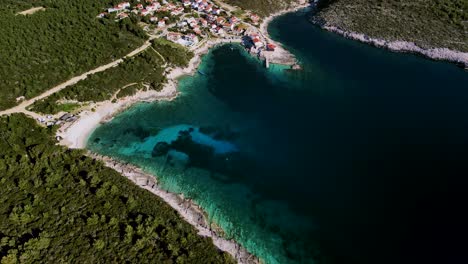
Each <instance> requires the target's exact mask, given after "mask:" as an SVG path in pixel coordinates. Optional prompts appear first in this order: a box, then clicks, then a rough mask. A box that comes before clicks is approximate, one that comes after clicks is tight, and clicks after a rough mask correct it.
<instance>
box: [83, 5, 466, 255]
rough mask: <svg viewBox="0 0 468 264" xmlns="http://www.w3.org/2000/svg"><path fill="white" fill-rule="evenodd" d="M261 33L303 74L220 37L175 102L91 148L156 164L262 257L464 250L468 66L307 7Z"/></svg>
mask: <svg viewBox="0 0 468 264" xmlns="http://www.w3.org/2000/svg"><path fill="white" fill-rule="evenodd" d="M269 32H270V34H271V35H272V36H273V37H274V38H275V39H277V40H279V41H281V42H282V43H284V44H285V45H286V46H287V47H288V48H289V49H291V50H292V51H293V52H294V53H295V54H296V55H297V57H298V58H299V59H300V61H301V62H302V64H303V68H304V70H303V71H294V72H291V71H289V72H285V71H283V70H282V69H281V68H274V67H273V68H272V69H265V68H263V67H262V66H261V64H260V63H259V62H258V60H256V59H254V58H251V57H249V56H248V55H246V53H245V52H243V51H241V50H240V49H239V47H238V46H236V45H231V46H229V45H227V46H221V47H219V48H216V49H214V50H212V51H211V52H210V53H209V54H208V55H207V56H206V57H204V59H203V62H202V64H201V65H200V71H202V72H203V73H205V75H201V74H200V75H196V76H194V77H187V78H185V79H183V80H182V81H181V83H180V87H179V88H180V89H181V91H182V95H181V96H180V97H179V98H177V99H176V100H174V101H172V102H170V103H154V104H140V105H137V106H135V107H133V108H131V109H130V110H128V111H126V112H124V113H122V114H121V115H119V116H117V117H116V118H115V119H113V120H112V121H111V122H110V123H107V124H105V125H103V126H101V127H100V128H98V129H97V130H96V131H95V132H94V134H93V135H92V136H91V138H90V141H89V148H90V149H91V150H93V151H97V152H99V153H102V154H106V155H111V156H113V157H117V158H120V159H123V160H125V161H128V162H132V163H135V164H137V165H139V166H141V167H143V168H144V169H146V170H147V171H150V172H153V173H155V174H157V175H158V177H159V178H160V182H161V184H163V186H164V187H165V188H167V189H168V190H171V191H175V192H183V193H184V194H185V195H186V197H191V198H193V199H194V200H195V201H196V202H197V203H199V204H200V205H201V206H202V207H203V208H204V209H205V210H206V211H207V212H208V214H209V215H210V219H212V220H213V221H215V222H217V223H218V224H219V225H220V226H222V227H223V229H224V230H226V233H227V235H228V236H229V237H232V238H235V239H236V240H238V241H239V242H240V243H242V244H243V245H244V246H245V247H246V248H247V249H248V250H250V251H251V252H253V253H255V254H256V255H258V256H260V257H261V258H262V259H264V260H265V261H266V262H267V263H315V262H323V263H334V262H336V263H420V262H425V263H433V262H436V261H439V262H441V263H447V262H454V261H455V260H456V259H461V258H462V257H465V256H464V255H463V251H462V249H461V245H460V244H457V243H456V242H454V241H455V240H454V239H455V238H457V237H458V238H460V239H461V238H463V237H462V234H465V232H464V230H463V232H461V231H462V228H461V227H462V226H464V225H462V223H464V222H465V221H466V220H467V219H466V217H464V216H463V214H462V210H461V209H460V208H463V204H462V202H461V201H463V198H466V197H465V196H466V195H465V193H466V192H465V190H464V187H466V180H465V179H464V178H463V176H464V175H466V173H467V164H468V162H467V158H468V148H467V147H468V138H467V135H468V119H467V118H466V116H467V114H468V104H466V102H467V101H468V90H467V89H466V84H468V74H466V73H465V72H463V71H460V70H459V69H458V68H456V67H455V66H453V65H450V64H446V63H441V62H433V61H429V60H425V59H422V58H420V57H417V56H413V55H407V54H395V53H390V52H388V51H385V50H380V49H376V48H373V47H369V46H366V45H364V44H360V43H356V42H353V41H349V40H346V39H343V38H341V37H339V36H336V35H334V34H331V33H328V32H325V31H322V30H320V29H318V28H316V27H314V26H312V25H311V24H310V23H309V22H308V20H307V14H305V13H303V12H298V13H294V14H288V15H285V16H282V17H280V18H278V19H276V20H274V21H273V22H272V23H271V24H270V26H269ZM158 144H159V147H157V146H158Z"/></svg>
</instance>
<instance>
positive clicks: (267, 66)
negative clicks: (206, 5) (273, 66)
mask: <svg viewBox="0 0 468 264" xmlns="http://www.w3.org/2000/svg"><path fill="white" fill-rule="evenodd" d="M265 68H267V69H268V68H270V60H268V58H265Z"/></svg>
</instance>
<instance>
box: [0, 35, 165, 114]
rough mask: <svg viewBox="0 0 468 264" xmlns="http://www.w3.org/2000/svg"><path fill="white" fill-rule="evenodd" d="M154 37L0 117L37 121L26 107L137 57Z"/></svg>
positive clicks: (6, 111) (2, 112) (0, 112)
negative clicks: (19, 117) (24, 118)
mask: <svg viewBox="0 0 468 264" xmlns="http://www.w3.org/2000/svg"><path fill="white" fill-rule="evenodd" d="M155 37H156V36H152V37H150V38H149V39H148V40H147V41H146V42H145V43H144V44H143V45H142V46H141V47H139V48H137V49H135V50H133V51H132V52H130V53H128V54H127V55H125V56H124V57H122V58H120V59H118V60H115V61H113V62H111V63H108V64H106V65H102V66H99V67H97V68H95V69H93V70H90V71H88V72H85V73H83V74H81V75H79V76H75V77H73V78H71V79H69V80H68V81H66V82H63V83H61V84H59V85H57V86H55V87H52V88H51V89H49V90H47V91H45V92H44V93H42V94H40V95H38V96H36V97H34V98H31V99H28V100H25V101H23V102H21V103H20V104H19V105H17V106H14V107H12V108H10V109H7V110H4V111H0V116H3V115H10V114H14V113H23V114H26V115H28V116H31V117H33V118H35V119H38V118H42V116H41V115H39V114H37V113H34V112H31V111H28V110H27V107H28V106H30V105H32V104H34V103H35V102H36V101H38V100H41V99H44V98H46V97H48V96H50V95H52V94H54V93H56V92H59V91H61V90H63V89H65V88H66V87H68V86H70V85H73V84H75V83H77V82H79V81H81V80H84V79H86V78H87V77H88V76H89V75H92V74H95V73H98V72H102V71H105V70H107V69H109V68H112V67H115V66H117V65H119V64H120V63H122V62H123V61H124V59H126V58H131V57H134V56H135V55H138V54H139V53H141V52H142V51H144V50H146V49H147V48H149V47H151V40H153V39H154V38H155Z"/></svg>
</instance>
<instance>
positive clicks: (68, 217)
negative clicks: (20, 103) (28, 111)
mask: <svg viewBox="0 0 468 264" xmlns="http://www.w3.org/2000/svg"><path fill="white" fill-rule="evenodd" d="M52 132H53V131H51V130H49V129H47V128H41V127H39V126H37V125H36V124H35V121H34V120H32V119H29V118H27V117H25V116H23V115H19V114H17V115H13V116H10V117H0V182H1V185H2V188H0V204H1V206H0V217H1V219H2V221H0V259H1V263H80V262H81V263H233V262H234V260H233V259H232V258H231V257H230V256H229V255H227V254H226V253H223V252H220V251H219V250H218V249H216V248H215V247H214V246H213V244H212V243H211V239H209V238H202V237H200V236H198V235H197V233H196V231H195V230H194V228H193V227H192V226H190V225H189V224H188V223H186V222H184V221H183V220H181V218H180V217H179V216H178V214H177V213H176V212H175V211H174V210H173V209H172V208H171V207H169V206H168V205H167V204H166V203H164V202H163V201H162V200H160V199H159V198H158V197H156V196H154V195H152V194H151V193H149V192H147V191H145V190H143V189H141V188H139V187H137V186H136V185H133V184H132V183H130V182H129V180H127V179H125V178H124V177H122V176H121V175H119V174H118V173H117V172H116V171H114V170H111V169H109V168H107V167H104V166H103V164H102V163H101V162H99V161H96V160H93V159H91V158H88V157H86V156H84V155H83V152H82V151H78V150H66V149H64V148H63V147H61V146H57V145H55V142H54V141H55V140H54V139H53V133H52Z"/></svg>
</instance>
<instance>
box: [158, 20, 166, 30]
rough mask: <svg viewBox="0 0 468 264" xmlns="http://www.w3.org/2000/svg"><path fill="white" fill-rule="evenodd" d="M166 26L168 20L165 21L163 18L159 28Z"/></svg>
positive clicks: (159, 22)
mask: <svg viewBox="0 0 468 264" xmlns="http://www.w3.org/2000/svg"><path fill="white" fill-rule="evenodd" d="M165 26H166V21H164V20H163V19H161V20H159V21H158V28H162V27H165Z"/></svg>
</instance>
